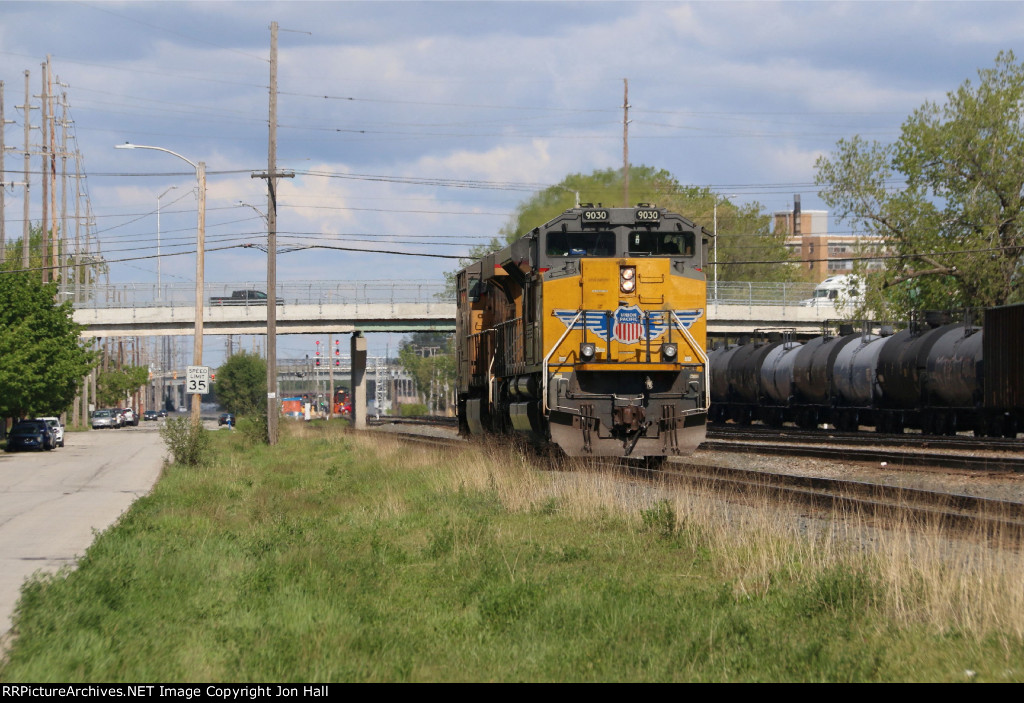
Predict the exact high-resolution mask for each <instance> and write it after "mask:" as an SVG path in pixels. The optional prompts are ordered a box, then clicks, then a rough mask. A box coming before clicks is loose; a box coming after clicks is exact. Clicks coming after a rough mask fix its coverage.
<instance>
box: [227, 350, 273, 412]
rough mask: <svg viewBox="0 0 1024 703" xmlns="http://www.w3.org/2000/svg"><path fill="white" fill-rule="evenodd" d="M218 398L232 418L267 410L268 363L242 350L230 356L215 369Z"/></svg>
mask: <svg viewBox="0 0 1024 703" xmlns="http://www.w3.org/2000/svg"><path fill="white" fill-rule="evenodd" d="M215 387H216V389H217V398H218V399H219V400H220V405H221V407H222V408H224V409H225V410H226V411H228V412H229V413H234V414H235V415H247V414H249V415H251V414H258V413H261V412H264V411H265V410H266V407H267V362H266V361H264V360H263V359H262V358H261V357H259V356H258V355H256V354H247V353H245V352H244V351H243V352H239V353H237V354H233V355H231V357H230V358H228V360H227V361H226V362H224V363H223V364H221V367H220V368H219V369H217V381H216V383H215Z"/></svg>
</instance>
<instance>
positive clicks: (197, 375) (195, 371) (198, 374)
mask: <svg viewBox="0 0 1024 703" xmlns="http://www.w3.org/2000/svg"><path fill="white" fill-rule="evenodd" d="M185 373H186V375H185V392H186V393H196V394H198V395H206V394H207V393H209V392H210V367H209V366H189V367H187V369H186V371H185Z"/></svg>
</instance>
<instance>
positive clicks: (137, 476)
mask: <svg viewBox="0 0 1024 703" xmlns="http://www.w3.org/2000/svg"><path fill="white" fill-rule="evenodd" d="M161 424H162V421H161ZM64 443H65V445H66V446H64V447H62V448H60V449H55V450H53V451H50V452H18V453H15V454H6V453H3V452H0V642H2V641H4V640H6V639H7V633H8V631H9V630H10V627H11V615H12V614H13V613H14V605H15V603H16V602H17V600H18V595H19V591H20V588H21V585H22V583H24V581H25V578H26V577H28V576H30V575H31V574H32V573H34V572H35V571H37V570H40V569H41V570H44V571H56V570H57V569H59V568H60V567H61V566H64V565H66V564H74V563H75V560H76V558H77V557H79V556H81V555H82V554H83V553H84V552H85V549H86V548H87V547H88V546H89V545H90V544H92V541H93V531H94V530H96V531H99V530H104V529H106V528H107V527H109V526H110V525H111V524H113V522H114V521H115V520H117V518H118V517H119V516H120V515H121V514H122V513H123V512H124V511H125V510H127V509H128V507H129V506H130V505H131V504H132V502H133V501H134V500H135V499H136V498H138V497H140V496H143V495H146V494H147V493H149V491H150V490H151V489H152V487H153V484H154V483H156V480H157V477H158V476H159V475H160V469H161V467H162V466H163V460H164V456H165V455H166V454H167V451H166V446H165V445H164V443H163V440H161V439H160V435H159V433H158V431H157V423H155V422H149V423H140V424H139V426H138V427H130V428H129V427H126V428H122V429H119V430H97V431H90V432H66V433H65V434H64Z"/></svg>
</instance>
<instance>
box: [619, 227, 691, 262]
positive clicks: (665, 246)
mask: <svg viewBox="0 0 1024 703" xmlns="http://www.w3.org/2000/svg"><path fill="white" fill-rule="evenodd" d="M694 243H695V237H694V234H693V232H648V231H636V232H630V233H629V253H630V254H640V255H647V256H693V252H694Z"/></svg>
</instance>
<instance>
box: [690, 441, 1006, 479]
mask: <svg viewBox="0 0 1024 703" xmlns="http://www.w3.org/2000/svg"><path fill="white" fill-rule="evenodd" d="M820 441H828V442H831V440H825V439H822V440H820ZM862 444H863V440H862ZM701 446H702V447H704V448H705V449H709V450H712V451H716V452H744V453H748V454H774V455H785V456H799V457H808V458H815V459H832V460H835V461H843V462H866V463H873V464H875V465H883V466H888V467H890V468H900V467H910V466H913V467H931V468H943V469H964V470H969V471H989V472H1007V471H1011V472H1016V473H1020V472H1024V457H1022V456H994V455H988V456H973V455H967V454H943V453H939V452H933V451H928V452H923V451H918V452H916V453H914V452H911V451H900V450H898V449H885V448H878V447H864V446H859V447H852V446H838V447H836V446H812V445H807V444H787V443H784V442H765V441H763V440H762V441H756V442H754V441H748V442H742V441H737V442H729V441H724V440H717V439H716V440H709V441H707V442H705V443H704V444H702V445H701Z"/></svg>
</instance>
